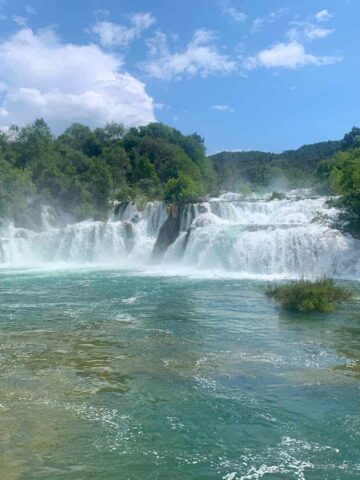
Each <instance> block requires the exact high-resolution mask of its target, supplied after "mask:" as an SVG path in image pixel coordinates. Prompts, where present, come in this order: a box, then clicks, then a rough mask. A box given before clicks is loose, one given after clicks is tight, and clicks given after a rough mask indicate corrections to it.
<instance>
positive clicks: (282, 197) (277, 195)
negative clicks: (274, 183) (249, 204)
mask: <svg viewBox="0 0 360 480" xmlns="http://www.w3.org/2000/svg"><path fill="white" fill-rule="evenodd" d="M285 198H286V195H285V193H282V192H272V194H271V196H270V197H269V202H271V201H272V200H285Z"/></svg>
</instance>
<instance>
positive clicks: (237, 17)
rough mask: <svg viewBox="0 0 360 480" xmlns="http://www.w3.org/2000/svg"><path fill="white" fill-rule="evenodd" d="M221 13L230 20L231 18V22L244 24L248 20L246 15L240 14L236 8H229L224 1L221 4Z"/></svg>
mask: <svg viewBox="0 0 360 480" xmlns="http://www.w3.org/2000/svg"><path fill="white" fill-rule="evenodd" d="M222 13H223V15H227V16H229V17H230V18H232V20H234V21H235V22H238V23H242V22H245V21H246V20H247V19H248V16H247V15H246V13H244V12H241V11H240V10H238V9H237V8H235V7H232V6H230V5H229V2H228V1H227V0H224V1H223V2H222Z"/></svg>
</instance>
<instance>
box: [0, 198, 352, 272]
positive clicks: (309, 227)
mask: <svg viewBox="0 0 360 480" xmlns="http://www.w3.org/2000/svg"><path fill="white" fill-rule="evenodd" d="M326 201H327V198H326V197H319V198H306V197H305V196H300V197H299V196H298V193H295V194H293V195H292V194H288V195H287V197H286V198H285V199H284V200H272V201H270V200H269V198H266V197H264V198H256V197H255V196H254V197H252V198H243V197H242V196H240V195H237V194H230V193H229V194H225V195H222V196H220V197H219V198H213V199H210V200H209V201H208V202H204V203H198V204H193V205H187V206H186V207H185V208H184V209H183V211H182V214H181V215H182V217H181V226H180V235H179V237H178V238H177V240H176V241H175V242H174V243H173V244H172V245H171V246H170V247H169V249H168V250H167V252H165V255H164V257H163V259H162V261H161V265H160V267H161V268H162V269H163V271H167V270H169V271H170V270H171V271H172V272H174V271H176V270H178V271H179V272H180V271H185V270H187V271H194V272H199V273H201V272H206V271H217V272H227V273H229V274H230V273H231V274H239V275H241V276H243V277H246V276H249V277H251V278H254V277H255V278H256V277H259V278H261V277H264V276H272V277H280V278H281V277H284V278H301V277H304V278H305V277H306V278H315V277H319V276H324V275H326V276H331V277H336V278H346V279H357V280H360V241H359V240H355V239H354V238H352V237H351V236H349V235H344V234H343V233H341V232H340V231H338V230H336V229H334V228H332V227H331V226H330V225H331V219H333V218H334V217H335V215H336V210H335V209H332V208H329V207H328V206H327V204H326ZM166 218H167V212H166V207H165V205H164V204H163V203H162V202H153V203H149V204H147V205H146V207H145V209H144V210H143V211H140V210H138V209H137V208H136V207H135V206H134V205H132V204H129V205H128V206H127V207H126V208H125V209H123V210H122V211H120V212H118V213H117V214H114V213H113V214H111V216H110V217H109V219H108V221H106V222H98V221H92V220H87V221H84V222H80V223H75V224H68V225H65V226H61V225H60V226H59V225H58V224H57V222H56V219H55V215H53V213H52V209H51V208H50V207H43V209H42V212H41V219H42V223H41V228H40V229H39V231H33V230H29V229H25V228H16V227H15V226H14V224H13V223H12V222H8V223H6V224H5V225H3V226H2V228H1V229H0V264H1V266H3V267H13V266H14V267H22V266H24V267H26V266H32V267H34V266H35V267H36V266H46V265H56V264H63V265H70V266H71V265H77V266H78V265H84V266H92V265H93V266H96V265H102V266H104V265H105V266H106V265H107V266H111V267H114V266H116V267H119V268H154V260H153V258H152V250H153V247H154V244H155V242H156V238H157V236H158V233H159V230H160V228H161V226H162V225H163V224H164V222H165V221H166ZM156 268H159V266H157V267H156Z"/></svg>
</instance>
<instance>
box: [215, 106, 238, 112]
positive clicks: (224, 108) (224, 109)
mask: <svg viewBox="0 0 360 480" xmlns="http://www.w3.org/2000/svg"><path fill="white" fill-rule="evenodd" d="M211 108H212V109H213V110H217V111H219V112H234V111H235V110H234V109H233V108H232V107H229V105H213V106H212V107H211Z"/></svg>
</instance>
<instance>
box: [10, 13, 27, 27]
mask: <svg viewBox="0 0 360 480" xmlns="http://www.w3.org/2000/svg"><path fill="white" fill-rule="evenodd" d="M13 20H14V22H15V23H16V24H17V25H19V26H20V27H25V26H26V23H27V19H26V18H25V17H21V16H20V15H14V16H13Z"/></svg>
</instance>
